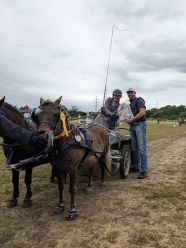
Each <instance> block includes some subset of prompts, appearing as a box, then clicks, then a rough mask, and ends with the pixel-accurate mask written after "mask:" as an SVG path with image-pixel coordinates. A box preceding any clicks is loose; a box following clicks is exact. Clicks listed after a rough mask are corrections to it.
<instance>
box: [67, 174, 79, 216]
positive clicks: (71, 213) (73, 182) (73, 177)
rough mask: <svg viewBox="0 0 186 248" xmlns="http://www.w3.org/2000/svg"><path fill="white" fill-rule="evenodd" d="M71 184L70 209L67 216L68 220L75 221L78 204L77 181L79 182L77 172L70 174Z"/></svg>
mask: <svg viewBox="0 0 186 248" xmlns="http://www.w3.org/2000/svg"><path fill="white" fill-rule="evenodd" d="M69 177H70V184H69V192H70V195H71V202H70V209H69V211H68V214H67V216H66V218H67V220H74V219H75V218H76V203H75V194H76V181H77V170H75V171H72V172H70V175H69Z"/></svg>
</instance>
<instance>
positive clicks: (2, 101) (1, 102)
mask: <svg viewBox="0 0 186 248" xmlns="http://www.w3.org/2000/svg"><path fill="white" fill-rule="evenodd" d="M4 101H5V96H4V97H3V98H2V99H1V100H0V107H1V105H3V103H4Z"/></svg>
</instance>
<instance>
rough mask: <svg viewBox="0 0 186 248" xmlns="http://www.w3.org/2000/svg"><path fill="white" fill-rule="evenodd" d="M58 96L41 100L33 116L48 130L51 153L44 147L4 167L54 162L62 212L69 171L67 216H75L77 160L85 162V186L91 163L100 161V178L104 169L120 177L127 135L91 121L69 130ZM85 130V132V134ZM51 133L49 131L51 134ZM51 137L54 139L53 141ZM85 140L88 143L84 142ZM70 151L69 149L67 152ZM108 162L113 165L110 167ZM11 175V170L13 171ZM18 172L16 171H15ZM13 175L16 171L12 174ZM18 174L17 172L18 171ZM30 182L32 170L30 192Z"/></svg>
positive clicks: (125, 167) (125, 168) (127, 156)
mask: <svg viewBox="0 0 186 248" xmlns="http://www.w3.org/2000/svg"><path fill="white" fill-rule="evenodd" d="M60 100H61V98H60V99H58V100H56V101H55V102H51V101H42V102H41V103H40V106H39V107H38V109H37V111H36V112H35V113H34V116H33V119H35V122H36V124H37V128H38V131H45V132H47V133H48V134H49V136H50V139H49V147H50V149H51V147H52V153H51V152H49V151H48V150H47V151H44V152H43V153H40V154H37V155H35V156H34V157H31V158H29V157H28V158H26V159H25V158H24V159H23V160H20V159H18V161H17V162H14V164H12V162H11V160H10V161H9V162H10V164H9V165H8V167H7V168H9V169H12V171H15V172H17V171H19V170H24V169H25V170H26V171H28V169H29V168H32V167H35V166H38V165H40V164H43V163H46V162H51V163H53V165H54V166H55V169H56V172H57V179H58V188H59V203H58V204H57V206H56V209H55V212H56V213H62V212H63V211H64V200H63V189H64V182H65V177H66V173H68V175H69V180H70V182H69V191H70V194H71V203H70V208H69V213H68V215H67V218H68V219H69V220H71V219H74V216H75V213H76V207H75V206H76V204H75V190H76V180H77V168H78V167H79V165H80V164H82V163H86V164H88V169H89V180H88V188H90V187H92V178H93V167H94V166H95V164H96V163H98V162H99V164H100V168H101V181H102V182H103V181H104V171H105V169H107V171H110V172H111V174H112V175H116V174H117V172H120V176H121V178H126V177H127V175H128V173H129V168H130V163H131V152H130V143H131V139H130V136H129V135H122V134H121V133H120V132H119V131H116V130H108V129H107V128H104V127H103V126H100V125H97V124H92V125H89V126H88V127H87V128H86V129H85V130H84V131H83V132H82V130H80V129H78V128H74V129H72V130H70V131H68V130H67V125H66V116H65V114H64V112H63V111H62V110H61V109H60V105H59V103H60ZM86 133H87V134H86ZM50 134H52V135H50ZM53 140H54V141H55V142H53ZM87 140H88V141H89V143H91V146H89V145H87ZM69 151H70V152H69ZM110 151H111V156H110ZM110 162H112V166H111V168H110V164H111V163H110ZM13 175H14V173H13ZM16 175H17V174H16ZM14 176H15V175H14ZM17 176H18V175H17ZM17 182H18V180H17V179H16V184H14V187H15V188H14V193H15V189H16V192H17V191H18V183H17ZM30 184H31V173H30V179H29V184H28V186H27V187H28V188H29V192H31V188H30ZM14 193H13V198H12V199H11V201H14V202H13V204H12V205H11V206H16V205H17V197H18V196H19V194H18V193H16V194H15V195H14ZM31 195H32V194H31V193H30V194H29V197H28V194H27V195H26V201H28V198H29V201H30V198H31Z"/></svg>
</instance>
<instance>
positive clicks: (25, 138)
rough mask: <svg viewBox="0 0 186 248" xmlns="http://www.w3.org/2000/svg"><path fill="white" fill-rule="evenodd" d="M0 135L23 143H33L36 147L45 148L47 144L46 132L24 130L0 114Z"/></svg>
mask: <svg viewBox="0 0 186 248" xmlns="http://www.w3.org/2000/svg"><path fill="white" fill-rule="evenodd" d="M0 136H3V137H4V138H8V139H11V140H13V141H17V142H18V143H21V144H23V145H33V146H36V147H38V148H45V147H46V146H47V144H48V136H47V135H46V134H38V133H37V132H32V131H29V130H26V129H24V128H22V127H20V126H18V125H16V124H14V123H13V122H11V121H9V120H8V119H7V118H6V117H4V116H2V115H1V114H0Z"/></svg>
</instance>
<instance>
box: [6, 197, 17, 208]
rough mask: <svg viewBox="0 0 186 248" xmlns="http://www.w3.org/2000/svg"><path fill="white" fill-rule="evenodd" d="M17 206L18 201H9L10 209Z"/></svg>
mask: <svg viewBox="0 0 186 248" xmlns="http://www.w3.org/2000/svg"><path fill="white" fill-rule="evenodd" d="M16 206H17V200H16V199H11V200H9V202H8V204H7V207H8V208H13V207H16Z"/></svg>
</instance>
